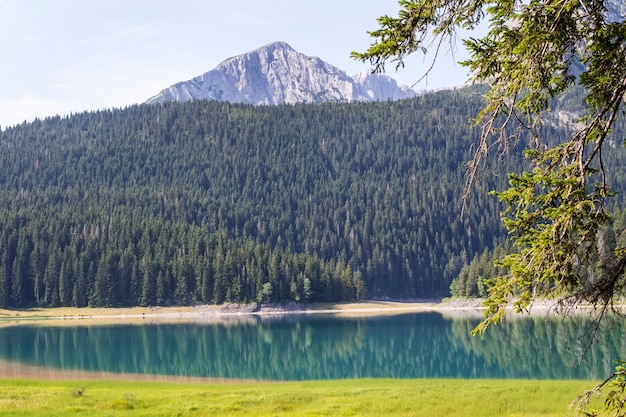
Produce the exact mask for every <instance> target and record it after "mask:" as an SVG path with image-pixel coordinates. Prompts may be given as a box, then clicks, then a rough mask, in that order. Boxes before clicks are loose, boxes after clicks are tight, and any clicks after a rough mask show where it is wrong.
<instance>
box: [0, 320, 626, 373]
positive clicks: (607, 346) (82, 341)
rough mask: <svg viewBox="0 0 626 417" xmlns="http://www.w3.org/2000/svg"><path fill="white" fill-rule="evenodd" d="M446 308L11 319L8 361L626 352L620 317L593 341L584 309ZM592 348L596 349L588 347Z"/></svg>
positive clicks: (429, 361) (555, 369)
mask: <svg viewBox="0 0 626 417" xmlns="http://www.w3.org/2000/svg"><path fill="white" fill-rule="evenodd" d="M478 321H479V319H477V318H475V319H472V318H449V317H444V316H442V315H441V314H439V313H416V314H405V315H397V316H388V317H364V318H338V317H334V316H330V315H322V314H315V315H293V316H284V317H280V318H267V317H260V316H249V317H246V318H245V319H242V320H235V321H226V322H219V323H216V322H213V323H205V324H202V323H170V324H168V323H161V324H146V325H114V326H102V325H77V326H73V327H69V326H67V325H64V326H59V327H54V326H42V325H41V324H38V325H20V326H14V325H11V326H4V327H0V360H5V361H11V362H17V363H20V364H25V365H34V366H39V367H46V368H54V369H60V370H72V371H77V370H84V371H96V372H115V373H133V374H137V373H139V374H156V375H168V376H182V377H214V378H243V379H259V380H319V379H342V378H532V379H601V378H604V377H605V376H606V375H607V374H608V373H610V371H611V370H612V369H613V367H614V364H613V360H615V359H618V358H626V339H625V336H626V332H625V331H624V326H623V325H620V322H617V323H616V324H615V325H614V326H612V327H611V329H609V330H607V331H603V332H601V335H600V336H599V337H597V338H596V343H595V344H594V345H593V346H591V347H590V348H589V346H588V338H587V337H586V335H585V333H584V331H585V329H586V324H588V323H587V322H586V321H585V320H582V319H580V318H558V317H557V318H546V317H525V318H515V319H511V320H507V321H506V322H505V323H504V325H501V326H498V327H494V328H492V329H490V330H489V331H488V332H487V333H486V334H485V335H484V336H482V337H479V336H476V337H474V336H471V334H470V333H471V330H472V329H473V328H474V326H476V324H477V323H478ZM583 353H585V354H584V355H583Z"/></svg>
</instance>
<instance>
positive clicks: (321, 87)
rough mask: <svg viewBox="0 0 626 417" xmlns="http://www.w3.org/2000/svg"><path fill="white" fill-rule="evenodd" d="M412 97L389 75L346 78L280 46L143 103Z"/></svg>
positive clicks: (315, 59) (264, 48) (411, 92)
mask: <svg viewBox="0 0 626 417" xmlns="http://www.w3.org/2000/svg"><path fill="white" fill-rule="evenodd" d="M416 95H418V93H417V92H416V91H414V90H412V89H410V88H409V87H407V86H401V85H398V83H397V82H396V81H395V80H394V79H393V78H391V77H389V76H386V75H381V74H373V73H371V72H369V71H363V72H361V73H359V74H356V75H354V76H352V77H351V76H349V75H348V74H347V73H346V72H345V71H343V70H341V69H339V68H338V67H335V66H333V65H331V64H329V63H327V62H325V61H323V60H322V59H320V58H318V57H314V56H308V55H305V54H302V53H300V52H297V51H296V50H295V49H293V48H292V47H291V46H290V45H289V44H287V43H286V42H273V43H270V44H267V45H264V46H262V47H260V48H257V49H255V50H253V51H250V52H248V53H245V54H241V55H236V56H233V57H231V58H228V59H226V60H224V61H222V62H221V63H219V64H218V65H217V66H216V67H215V68H214V69H213V70H210V71H207V72H205V73H203V74H201V75H199V76H197V77H194V78H192V79H190V80H187V81H181V82H178V83H176V84H173V85H172V86H170V87H167V88H165V89H163V90H161V91H160V92H159V93H157V94H156V95H154V96H153V97H151V98H149V99H148V100H147V101H146V103H148V104H155V103H163V102H167V101H188V100H218V101H229V102H232V103H245V104H252V105H277V104H296V103H319V102H354V101H365V102H368V101H384V100H399V99H403V98H411V97H415V96H416Z"/></svg>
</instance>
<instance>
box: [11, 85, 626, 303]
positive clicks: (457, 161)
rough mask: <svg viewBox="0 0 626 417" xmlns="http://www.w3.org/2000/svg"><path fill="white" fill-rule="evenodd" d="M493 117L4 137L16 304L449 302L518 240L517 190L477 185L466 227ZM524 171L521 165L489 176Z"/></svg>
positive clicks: (244, 112)
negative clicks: (504, 201) (486, 120)
mask: <svg viewBox="0 0 626 417" xmlns="http://www.w3.org/2000/svg"><path fill="white" fill-rule="evenodd" d="M481 105H482V99H481V95H480V90H479V89H472V88H470V89H462V90H454V91H444V92H439V93H434V94H428V95H424V96H422V97H418V98H415V99H410V100H403V101H397V102H382V103H351V104H338V103H324V104H313V105H284V106H266V107H253V106H247V105H234V104H229V103H223V102H203V101H195V102H187V103H167V104H163V105H139V106H132V107H129V108H126V109H119V110H104V111H97V112H87V113H82V114H76V115H72V116H69V117H54V118H48V119H45V120H36V121H35V122H32V123H24V124H22V125H19V126H15V127H11V128H8V129H5V130H3V131H2V132H0V150H1V151H0V283H1V285H0V292H1V293H0V306H3V307H7V306H9V307H25V306H34V305H41V306H49V305H77V306H83V305H93V306H104V305H107V306H108V305H138V304H140V305H165V304H179V303H195V302H203V303H221V302H224V301H233V302H237V301H242V302H246V301H255V300H257V301H274V302H285V301H289V300H310V301H321V300H324V301H331V300H332V301H337V300H354V299H360V298H363V297H383V296H389V297H402V298H417V297H433V296H445V295H448V294H449V287H450V284H451V282H452V281H453V279H454V278H456V277H457V275H458V274H459V272H460V271H461V269H462V267H463V265H465V264H467V263H468V262H470V261H471V260H472V259H473V258H474V257H475V256H476V255H477V254H481V253H482V252H483V251H484V250H485V248H488V249H491V248H493V247H494V246H496V245H497V244H498V243H499V242H502V241H503V238H504V235H503V229H502V226H501V221H500V219H499V213H500V211H501V210H502V207H501V206H500V205H499V203H498V201H497V199H496V198H494V197H491V196H488V195H487V192H486V191H488V190H491V189H495V188H502V187H503V186H504V184H505V183H506V177H505V176H504V175H488V176H486V178H487V179H488V180H486V181H483V182H479V187H482V189H481V190H479V191H477V192H475V193H472V194H471V195H470V197H469V199H468V200H467V201H465V209H464V213H465V214H464V215H463V216H462V217H461V212H462V208H463V204H464V203H463V201H462V200H461V195H462V194H463V187H464V183H465V163H466V162H467V161H468V160H469V159H471V157H472V146H471V145H472V143H475V142H476V141H477V140H478V136H479V134H480V132H479V129H472V128H471V125H470V123H469V120H470V119H471V117H472V116H474V115H475V114H476V113H477V112H478V111H479V109H480V107H481ZM546 130H547V131H548V132H549V134H550V135H552V136H553V137H555V138H558V137H559V135H565V134H566V132H565V130H564V129H560V128H559V127H558V126H557V125H555V126H552V127H551V126H547V127H546ZM620 152H622V151H621V150H619V149H617V148H616V154H615V155H616V156H615V157H616V158H618V157H619V155H621V154H620ZM611 157H612V156H608V157H607V158H608V159H610V158H611ZM617 160H619V159H617ZM606 163H607V164H610V163H611V161H610V160H607V162H606ZM521 164H522V160H521V157H519V155H518V154H510V155H508V156H506V157H497V158H494V159H492V160H490V161H488V164H487V165H486V166H485V167H484V170H485V171H494V172H498V173H504V172H516V171H519V170H520V168H521Z"/></svg>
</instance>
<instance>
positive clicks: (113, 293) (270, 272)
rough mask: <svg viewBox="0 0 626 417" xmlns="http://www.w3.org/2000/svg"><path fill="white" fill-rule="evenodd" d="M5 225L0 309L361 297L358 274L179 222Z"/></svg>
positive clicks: (54, 218)
mask: <svg viewBox="0 0 626 417" xmlns="http://www.w3.org/2000/svg"><path fill="white" fill-rule="evenodd" d="M48 214H49V217H44V218H41V219H36V220H35V219H29V218H26V217H24V216H11V217H9V218H3V219H2V224H3V226H5V227H3V231H6V232H5V233H3V234H2V239H1V240H0V256H1V257H2V259H3V260H5V263H4V265H2V268H0V306H2V307H7V306H27V305H32V304H35V305H45V306H52V307H54V306H76V307H85V306H105V307H109V306H116V305H128V306H134V305H141V306H151V305H171V304H187V303H191V302H201V303H223V302H244V303H247V302H255V301H257V302H265V303H268V302H277V301H281V300H283V301H284V300H294V301H338V300H355V299H359V298H361V297H363V295H364V290H365V286H364V283H363V281H362V278H361V277H360V274H359V273H358V272H356V273H354V272H352V271H351V270H350V267H349V266H347V265H345V264H341V263H335V262H333V261H322V260H320V259H319V258H317V257H315V256H312V255H304V254H290V253H288V252H286V251H283V250H280V249H273V250H272V249H268V248H267V247H266V246H264V245H261V244H259V243H256V242H254V241H252V240H251V239H247V240H244V239H224V238H223V237H222V236H221V235H219V234H207V233H206V232H205V231H204V230H202V229H201V228H199V227H195V226H189V225H186V224H183V223H179V224H176V225H168V224H165V223H162V222H160V221H159V220H157V219H154V218H143V217H140V218H136V217H135V218H133V217H124V218H120V217H117V216H116V215H113V216H111V217H110V218H109V221H108V223H104V224H99V223H95V224H94V223H90V224H87V223H85V224H82V225H77V224H73V223H72V220H71V218H66V217H65V215H66V214H67V213H61V215H57V214H54V213H48Z"/></svg>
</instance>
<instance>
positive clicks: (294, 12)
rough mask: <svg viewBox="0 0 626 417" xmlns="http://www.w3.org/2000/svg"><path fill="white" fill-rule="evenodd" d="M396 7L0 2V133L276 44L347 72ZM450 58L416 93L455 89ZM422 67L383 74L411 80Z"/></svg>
mask: <svg viewBox="0 0 626 417" xmlns="http://www.w3.org/2000/svg"><path fill="white" fill-rule="evenodd" d="M397 11H398V3H397V0H378V1H363V0H317V1H299V0H265V1H264V0H230V1H215V0H205V1H201V0H89V1H87V0H19V1H18V0H15V1H12V0H0V126H2V127H6V126H10V125H13V124H17V123H21V122H23V121H25V120H26V121H31V120H33V119H34V118H36V117H39V118H43V117H46V116H51V115H56V114H61V115H66V114H71V113H77V112H81V111H84V110H97V109H103V108H117V107H124V106H127V105H131V104H135V103H141V102H143V101H145V100H147V99H148V98H149V97H151V96H152V95H154V94H156V93H158V92H159V91H160V90H162V89H164V88H166V87H168V86H170V85H172V84H174V83H176V82H178V81H184V80H188V79H190V78H193V77H195V76H197V75H200V74H202V73H204V72H206V71H209V70H211V69H213V68H214V67H215V66H216V65H217V64H219V63H220V62H222V61H223V60H225V59H227V58H230V57H232V56H235V55H239V54H242V53H245V52H249V51H251V50H253V49H256V48H258V47H261V46H263V45H265V44H268V43H270V42H274V41H284V42H287V43H288V44H290V45H291V46H292V47H293V48H294V49H295V50H297V51H298V52H301V53H304V54H306V55H311V56H318V57H320V58H321V59H323V60H324V61H326V62H328V63H330V64H332V65H335V66H337V67H339V68H340V69H342V70H344V71H346V72H347V73H348V74H349V75H353V74H356V73H358V72H360V71H362V70H366V69H368V66H367V65H366V64H363V63H360V62H357V61H354V60H352V59H351V58H350V52H351V51H354V50H359V51H361V50H365V49H367V47H368V46H369V44H370V43H371V42H372V39H371V38H370V37H369V35H368V34H367V31H371V30H374V29H376V27H377V24H376V18H377V17H378V16H381V15H384V14H389V15H394V16H396V15H397ZM463 57H464V55H463V54H462V53H460V52H457V54H455V56H454V57H452V56H450V55H449V54H448V56H447V57H444V59H443V60H442V62H441V64H440V65H439V66H438V67H437V68H435V70H434V71H433V72H432V73H431V75H430V76H429V77H428V80H427V81H428V82H427V83H426V82H425V81H424V82H421V83H419V84H418V85H416V86H415V88H416V89H425V88H428V89H438V88H444V87H452V86H456V85H460V84H463V82H464V80H465V78H466V70H465V69H464V68H463V67H461V66H460V65H458V64H454V61H455V60H456V61H458V60H461V59H463ZM428 64H429V62H428V61H427V62H425V61H424V58H422V57H417V56H416V57H415V58H413V59H412V60H411V61H410V62H409V63H408V65H407V68H406V69H405V70H403V71H402V72H399V73H396V72H395V71H394V70H393V66H391V65H390V66H389V68H388V69H387V74H388V75H390V76H392V77H394V78H395V79H397V80H398V81H399V82H400V83H401V84H413V83H415V82H416V81H417V80H418V79H419V78H420V76H421V75H422V74H423V72H424V71H425V70H426V68H427V66H428Z"/></svg>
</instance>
